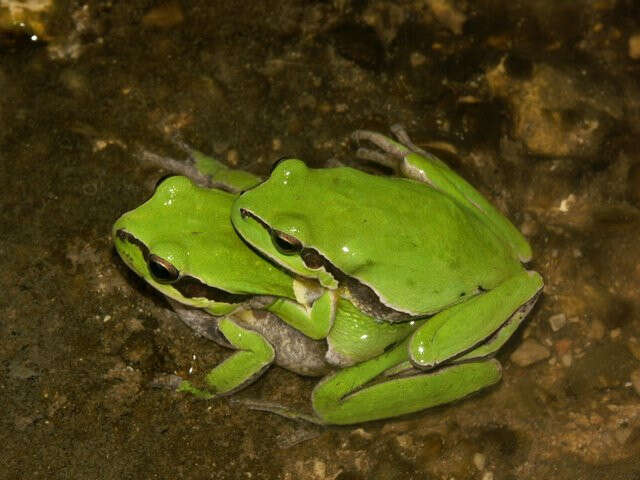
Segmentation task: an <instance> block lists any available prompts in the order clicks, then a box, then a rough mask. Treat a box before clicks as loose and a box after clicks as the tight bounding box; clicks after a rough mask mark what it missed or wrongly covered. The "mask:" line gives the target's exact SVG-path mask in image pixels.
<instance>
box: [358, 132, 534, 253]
mask: <svg viewBox="0 0 640 480" xmlns="http://www.w3.org/2000/svg"><path fill="white" fill-rule="evenodd" d="M391 128H392V131H393V133H394V134H395V135H396V137H398V138H399V139H400V141H402V142H403V143H404V144H403V143H399V142H396V141H394V140H392V139H391V138H389V137H386V136H385V135H382V134H380V133H376V132H371V131H368V130H358V131H356V132H354V133H353V135H352V138H353V139H354V140H356V141H358V142H360V141H362V140H366V141H369V142H371V143H373V144H374V145H376V146H377V147H378V148H379V149H380V150H381V151H376V150H370V149H366V148H359V149H358V151H357V153H356V155H357V156H358V157H360V158H363V159H367V160H371V161H373V162H377V163H379V164H382V165H384V166H387V167H392V168H394V169H395V170H397V171H399V172H400V173H401V174H402V175H403V176H405V177H408V178H412V179H414V180H418V181H420V182H423V183H426V184H428V185H430V186H431V187H433V188H435V189H436V190H439V191H441V192H443V193H445V194H446V195H449V196H450V197H452V198H453V199H455V200H456V201H458V202H459V203H461V204H462V205H465V206H467V207H468V208H470V209H471V210H473V211H475V212H476V213H478V214H480V217H481V218H482V219H483V220H484V221H485V222H487V223H488V224H489V225H490V226H491V227H492V229H493V230H494V232H495V233H496V234H497V235H499V236H500V237H501V238H502V240H503V241H505V242H506V243H507V244H508V245H510V247H511V249H512V250H513V252H514V254H515V256H516V257H517V258H518V259H519V260H520V261H522V262H527V261H529V260H530V259H531V247H530V246H529V243H528V242H527V240H526V239H525V238H524V237H523V235H522V234H521V233H520V232H519V231H518V229H517V228H516V227H515V226H514V225H513V224H512V223H511V222H510V221H509V220H508V219H507V218H506V217H505V216H504V215H502V213H500V211H498V210H497V209H496V208H495V207H494V206H493V205H492V204H491V203H490V202H489V201H488V200H487V199H486V198H484V196H483V195H482V194H481V193H480V192H478V191H477V190H476V189H475V188H474V187H473V186H472V185H471V184H470V183H468V182H467V181H466V180H465V179H464V178H462V177H461V176H460V175H458V174H457V173H456V172H454V171H453V170H452V169H451V168H449V166H448V165H447V164H446V163H444V162H443V161H442V160H440V159H439V158H437V157H436V156H435V155H432V154H430V153H428V152H425V151H424V150H422V149H420V148H418V147H416V146H415V145H414V144H413V143H411V140H410V139H409V136H408V135H407V133H406V132H405V131H404V129H403V128H402V127H401V126H399V125H394V126H393V127H391Z"/></svg>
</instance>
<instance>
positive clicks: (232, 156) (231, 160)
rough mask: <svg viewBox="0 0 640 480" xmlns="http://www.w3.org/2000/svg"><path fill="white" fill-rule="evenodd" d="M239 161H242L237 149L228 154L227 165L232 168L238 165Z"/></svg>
mask: <svg viewBox="0 0 640 480" xmlns="http://www.w3.org/2000/svg"><path fill="white" fill-rule="evenodd" d="M238 160H240V154H238V151H237V150H235V149H233V148H232V149H231V150H229V151H228V152H227V163H228V164H229V165H231V166H232V167H235V166H236V165H238Z"/></svg>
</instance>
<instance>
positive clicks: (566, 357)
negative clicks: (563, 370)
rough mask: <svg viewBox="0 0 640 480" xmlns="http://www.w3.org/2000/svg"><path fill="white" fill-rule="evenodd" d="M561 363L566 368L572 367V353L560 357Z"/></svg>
mask: <svg viewBox="0 0 640 480" xmlns="http://www.w3.org/2000/svg"><path fill="white" fill-rule="evenodd" d="M560 361H561V362H562V365H564V366H565V367H570V366H571V363H572V362H573V357H572V356H571V353H565V354H564V355H562V357H560Z"/></svg>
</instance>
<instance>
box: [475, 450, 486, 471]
mask: <svg viewBox="0 0 640 480" xmlns="http://www.w3.org/2000/svg"><path fill="white" fill-rule="evenodd" d="M486 462H487V458H486V457H485V456H484V455H483V454H481V453H480V452H476V453H475V454H474V455H473V464H474V465H475V466H476V468H477V469H478V470H480V471H482V470H484V466H485V464H486Z"/></svg>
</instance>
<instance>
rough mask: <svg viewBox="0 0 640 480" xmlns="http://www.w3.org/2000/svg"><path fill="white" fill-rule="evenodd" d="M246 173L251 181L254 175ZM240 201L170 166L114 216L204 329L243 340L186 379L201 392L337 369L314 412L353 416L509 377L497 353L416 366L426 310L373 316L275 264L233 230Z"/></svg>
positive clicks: (186, 315)
mask: <svg viewBox="0 0 640 480" xmlns="http://www.w3.org/2000/svg"><path fill="white" fill-rule="evenodd" d="M216 169H217V166H216ZM216 172H217V173H215V174H214V176H215V175H217V176H220V175H219V173H220V171H219V170H216ZM257 181H258V180H257V179H256V182H257ZM243 182H244V183H243V185H244V186H245V187H246V186H247V178H246V176H243ZM248 183H249V184H250V183H251V182H250V181H249V182H248ZM228 190H230V191H234V190H239V189H238V188H234V187H233V186H231V187H230V188H228ZM234 200H235V196H234V195H233V194H231V193H227V192H223V191H220V190H216V189H210V188H202V187H199V186H196V185H195V184H194V183H193V182H192V181H190V180H189V179H187V178H185V177H170V178H167V179H165V180H164V181H163V182H162V183H160V184H159V185H158V186H157V188H156V191H155V193H154V195H153V196H152V198H151V199H150V200H148V201H147V202H146V203H144V204H143V205H141V206H140V207H138V208H136V209H134V210H132V211H130V212H128V213H126V214H124V215H123V216H122V217H121V218H120V219H119V220H118V221H117V222H116V224H115V225H114V227H113V238H114V242H115V245H116V249H117V251H118V253H119V254H120V256H121V257H122V258H123V260H124V261H125V263H126V264H127V265H128V266H129V267H130V268H132V269H133V270H134V271H135V272H136V273H137V274H138V275H140V276H141V277H142V278H143V279H144V280H145V281H146V282H148V283H149V284H150V285H152V286H153V287H154V288H156V289H157V290H159V291H160V292H162V293H163V294H164V295H166V296H167V297H169V298H170V299H172V303H173V305H174V308H175V309H176V310H177V311H178V312H179V313H180V314H181V318H182V319H183V320H185V321H186V322H187V323H189V324H190V325H191V326H192V327H194V328H195V329H196V331H198V332H199V333H201V334H202V335H205V336H207V337H208V338H211V339H213V340H215V341H217V342H218V343H220V344H222V345H225V346H228V347H231V348H234V349H236V350H237V352H236V353H234V354H233V355H232V356H231V357H229V358H228V359H227V360H226V361H224V362H223V363H221V364H220V365H217V366H216V367H215V368H213V369H212V370H211V371H210V372H209V373H208V374H207V375H206V378H205V384H206V387H205V388H197V387H195V386H194V385H192V384H191V383H190V382H188V381H182V382H181V383H180V385H179V390H182V391H187V392H190V393H193V394H194V395H196V396H199V397H203V398H211V397H215V396H219V395H228V394H230V393H233V392H235V391H237V390H238V389H240V388H242V387H244V386H245V385H247V384H249V383H250V382H251V381H253V380H255V379H257V378H258V377H259V376H260V374H261V373H262V372H263V371H265V369H266V368H268V366H269V365H271V364H272V363H276V364H279V365H281V366H283V367H284V368H288V369H290V370H292V371H295V372H297V373H300V374H303V375H322V374H325V373H326V372H327V371H329V370H334V371H333V373H330V374H329V375H327V376H326V377H325V378H324V379H323V380H321V381H320V382H319V383H318V385H317V386H316V388H315V389H314V391H313V394H312V405H313V409H314V416H313V417H312V418H310V419H311V420H313V421H316V422H318V423H327V424H350V423H358V422H363V421H368V420H375V419H380V418H388V417H393V416H397V415H402V414H405V413H410V412H415V411H419V410H422V409H425V408H429V407H431V406H435V405H440V404H444V403H448V402H451V401H455V400H457V399H460V398H463V397H465V396H467V395H469V394H471V393H473V392H475V391H477V390H480V389H482V388H484V387H486V386H489V385H491V384H493V383H495V382H497V381H498V380H499V379H500V376H501V368H500V365H499V363H498V362H497V361H495V360H480V361H470V362H465V363H459V364H454V363H452V364H450V365H447V366H445V367H442V368H440V369H438V370H437V371H435V372H430V373H424V372H422V371H421V370H419V369H416V368H415V367H414V366H413V365H412V363H411V362H410V357H409V350H408V344H409V341H410V339H411V334H412V333H413V332H414V331H415V330H416V329H418V328H419V327H421V326H422V325H424V323H425V321H426V320H423V319H416V320H409V321H406V322H402V323H395V324H392V323H388V322H381V321H378V320H375V319H374V318H372V317H371V316H370V315H367V314H365V313H363V312H362V311H361V310H360V309H358V308H356V307H355V306H354V305H353V303H352V302H351V301H350V300H349V299H348V298H346V297H342V296H341V295H340V291H339V290H330V289H323V288H319V286H317V285H314V283H313V282H309V281H301V280H299V279H296V278H294V277H292V276H290V275H288V274H287V273H285V272H283V270H282V269H280V268H276V267H274V266H273V265H272V264H271V263H269V262H267V261H266V260H264V259H263V258H262V257H261V256H259V255H256V253H255V252H253V251H252V250H251V249H250V248H249V247H248V246H247V245H246V244H245V243H244V242H243V241H242V240H240V239H239V238H238V236H237V235H236V234H235V232H234V230H233V228H232V226H231V223H230V221H229V213H230V211H231V206H232V204H233V202H234ZM203 312H206V313H203ZM270 409H271V410H276V411H278V412H279V413H283V414H286V413H287V411H286V409H277V408H275V409H274V408H270ZM289 414H291V412H289ZM296 416H298V415H296Z"/></svg>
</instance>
